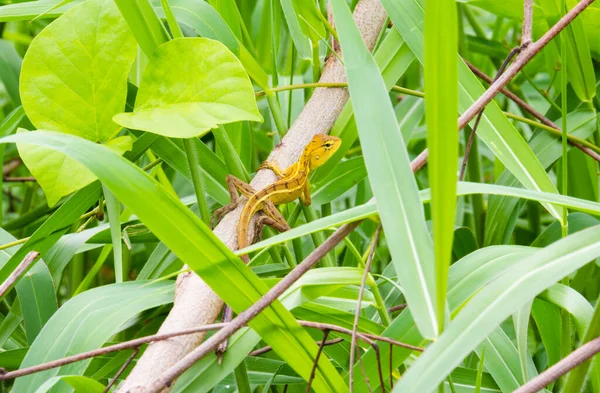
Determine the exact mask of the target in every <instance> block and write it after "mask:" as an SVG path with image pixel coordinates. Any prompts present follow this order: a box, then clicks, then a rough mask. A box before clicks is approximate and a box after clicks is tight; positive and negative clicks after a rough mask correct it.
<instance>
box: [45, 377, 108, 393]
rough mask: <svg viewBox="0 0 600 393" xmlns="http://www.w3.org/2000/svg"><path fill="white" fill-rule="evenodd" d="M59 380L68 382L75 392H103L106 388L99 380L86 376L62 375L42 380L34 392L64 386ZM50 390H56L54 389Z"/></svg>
mask: <svg viewBox="0 0 600 393" xmlns="http://www.w3.org/2000/svg"><path fill="white" fill-rule="evenodd" d="M61 382H64V383H66V384H68V385H69V386H70V387H72V388H73V389H75V392H77V393H103V392H104V390H105V389H106V387H105V386H104V385H102V384H101V383H100V382H98V381H95V380H93V379H91V378H88V377H82V376H79V375H62V376H60V377H54V378H50V379H49V380H47V381H46V382H44V384H42V386H40V387H39V388H37V390H36V391H35V393H46V392H48V391H50V390H52V389H53V388H55V387H58V386H60V387H62V388H64V387H65V385H64V384H61ZM52 391H56V389H54V390H52Z"/></svg>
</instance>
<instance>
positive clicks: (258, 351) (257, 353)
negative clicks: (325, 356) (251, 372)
mask: <svg viewBox="0 0 600 393" xmlns="http://www.w3.org/2000/svg"><path fill="white" fill-rule="evenodd" d="M342 341H344V339H343V338H341V337H338V338H334V339H333V340H327V341H325V346H326V347H328V346H330V345H335V344H338V343H341V342H342ZM317 343H320V341H318V342H317ZM272 350H273V348H271V346H270V345H267V346H265V347H262V348H258V349H255V350H254V351H252V352H250V353H249V354H248V356H260V355H263V354H265V353H267V352H269V351H272Z"/></svg>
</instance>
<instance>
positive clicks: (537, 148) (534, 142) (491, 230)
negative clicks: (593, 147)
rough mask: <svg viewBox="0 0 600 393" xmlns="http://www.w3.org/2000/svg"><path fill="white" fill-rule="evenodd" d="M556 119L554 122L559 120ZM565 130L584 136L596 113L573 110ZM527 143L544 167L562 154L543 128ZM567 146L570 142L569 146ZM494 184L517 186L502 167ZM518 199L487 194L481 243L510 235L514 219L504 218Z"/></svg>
mask: <svg viewBox="0 0 600 393" xmlns="http://www.w3.org/2000/svg"><path fill="white" fill-rule="evenodd" d="M560 123H561V121H560V119H559V120H557V124H560ZM567 125H568V129H569V133H571V134H573V135H574V136H576V137H578V138H582V139H586V138H588V137H589V136H590V135H592V133H593V132H594V130H595V129H596V114H595V112H594V111H590V110H577V111H574V112H571V113H569V115H568V116H567ZM529 146H530V147H531V150H532V151H533V152H534V154H535V155H536V156H537V157H538V159H539V161H540V163H541V164H542V166H543V167H544V168H549V167H550V166H551V165H552V164H553V163H554V162H555V161H556V160H557V159H558V158H560V156H561V154H562V147H561V143H560V139H559V138H557V137H556V136H554V135H550V134H548V133H546V132H543V131H541V130H540V131H537V132H536V134H534V136H533V137H532V138H531V139H530V140H529ZM569 148H571V146H569ZM496 183H497V184H499V185H502V186H517V185H518V180H517V179H516V178H515V177H514V175H513V174H511V173H510V172H509V171H505V172H504V173H503V174H502V175H501V176H500V177H499V179H498V180H497V181H496ZM518 203H519V201H518V200H516V199H514V198H509V197H506V196H502V197H495V196H492V197H490V199H489V201H488V205H489V207H488V215H487V219H486V223H485V231H484V232H485V242H484V243H485V244H486V245H490V244H504V243H506V242H507V238H508V237H509V236H511V235H512V232H513V226H514V222H513V221H511V220H509V219H508V218H509V217H511V216H513V214H514V213H513V212H515V211H516V206H517V205H518Z"/></svg>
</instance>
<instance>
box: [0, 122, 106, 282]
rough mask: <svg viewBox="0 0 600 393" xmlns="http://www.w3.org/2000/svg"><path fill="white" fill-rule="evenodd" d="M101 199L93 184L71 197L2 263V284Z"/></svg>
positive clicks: (42, 252)
mask: <svg viewBox="0 0 600 393" xmlns="http://www.w3.org/2000/svg"><path fill="white" fill-rule="evenodd" d="M29 134H30V133H27V134H25V135H28V136H29ZM37 135H38V134H36V135H33V134H31V135H30V137H33V139H35V138H37ZM99 197H100V186H99V184H91V185H89V186H88V187H87V188H85V189H83V190H81V191H80V192H77V193H76V194H74V195H73V196H71V197H69V199H67V200H66V201H65V203H63V204H62V205H61V206H60V207H59V208H58V209H57V210H56V211H55V212H54V213H53V214H52V215H51V216H50V218H48V219H46V221H45V222H44V223H43V224H42V225H41V226H40V227H39V228H38V229H37V230H36V231H35V232H34V233H33V235H31V237H30V238H29V240H27V242H26V243H25V244H23V245H22V246H21V247H20V248H19V249H18V250H17V251H16V252H15V253H14V255H13V256H12V257H11V258H10V259H9V260H8V261H7V262H6V263H3V262H1V261H0V282H4V281H5V280H6V279H7V278H8V276H9V275H10V273H11V272H12V271H13V270H15V269H16V267H17V266H18V265H19V263H21V261H22V260H23V258H24V257H25V255H27V253H28V252H29V251H31V250H34V249H35V250H36V251H38V252H40V253H41V254H44V253H45V252H46V251H47V250H48V249H49V248H50V247H51V246H52V245H53V244H54V243H56V241H57V239H58V238H60V237H61V235H62V234H64V233H65V232H66V231H67V230H68V229H69V228H70V226H71V225H72V224H73V223H74V222H75V221H77V220H78V219H79V217H80V216H81V215H82V214H83V213H85V212H86V211H87V209H88V208H89V207H90V206H91V205H92V203H94V202H95V201H97V200H98V198H99Z"/></svg>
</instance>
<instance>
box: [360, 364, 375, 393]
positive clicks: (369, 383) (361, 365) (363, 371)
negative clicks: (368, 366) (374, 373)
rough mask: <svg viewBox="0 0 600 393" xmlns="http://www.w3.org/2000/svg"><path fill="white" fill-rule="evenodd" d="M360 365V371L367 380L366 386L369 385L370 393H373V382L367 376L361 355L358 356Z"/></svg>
mask: <svg viewBox="0 0 600 393" xmlns="http://www.w3.org/2000/svg"><path fill="white" fill-rule="evenodd" d="M358 364H359V365H360V371H361V372H362V374H363V377H364V378H365V385H367V388H368V389H369V393H373V389H372V388H371V381H370V380H369V376H368V375H367V370H365V363H364V362H363V358H362V356H360V355H359V356H358Z"/></svg>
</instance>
